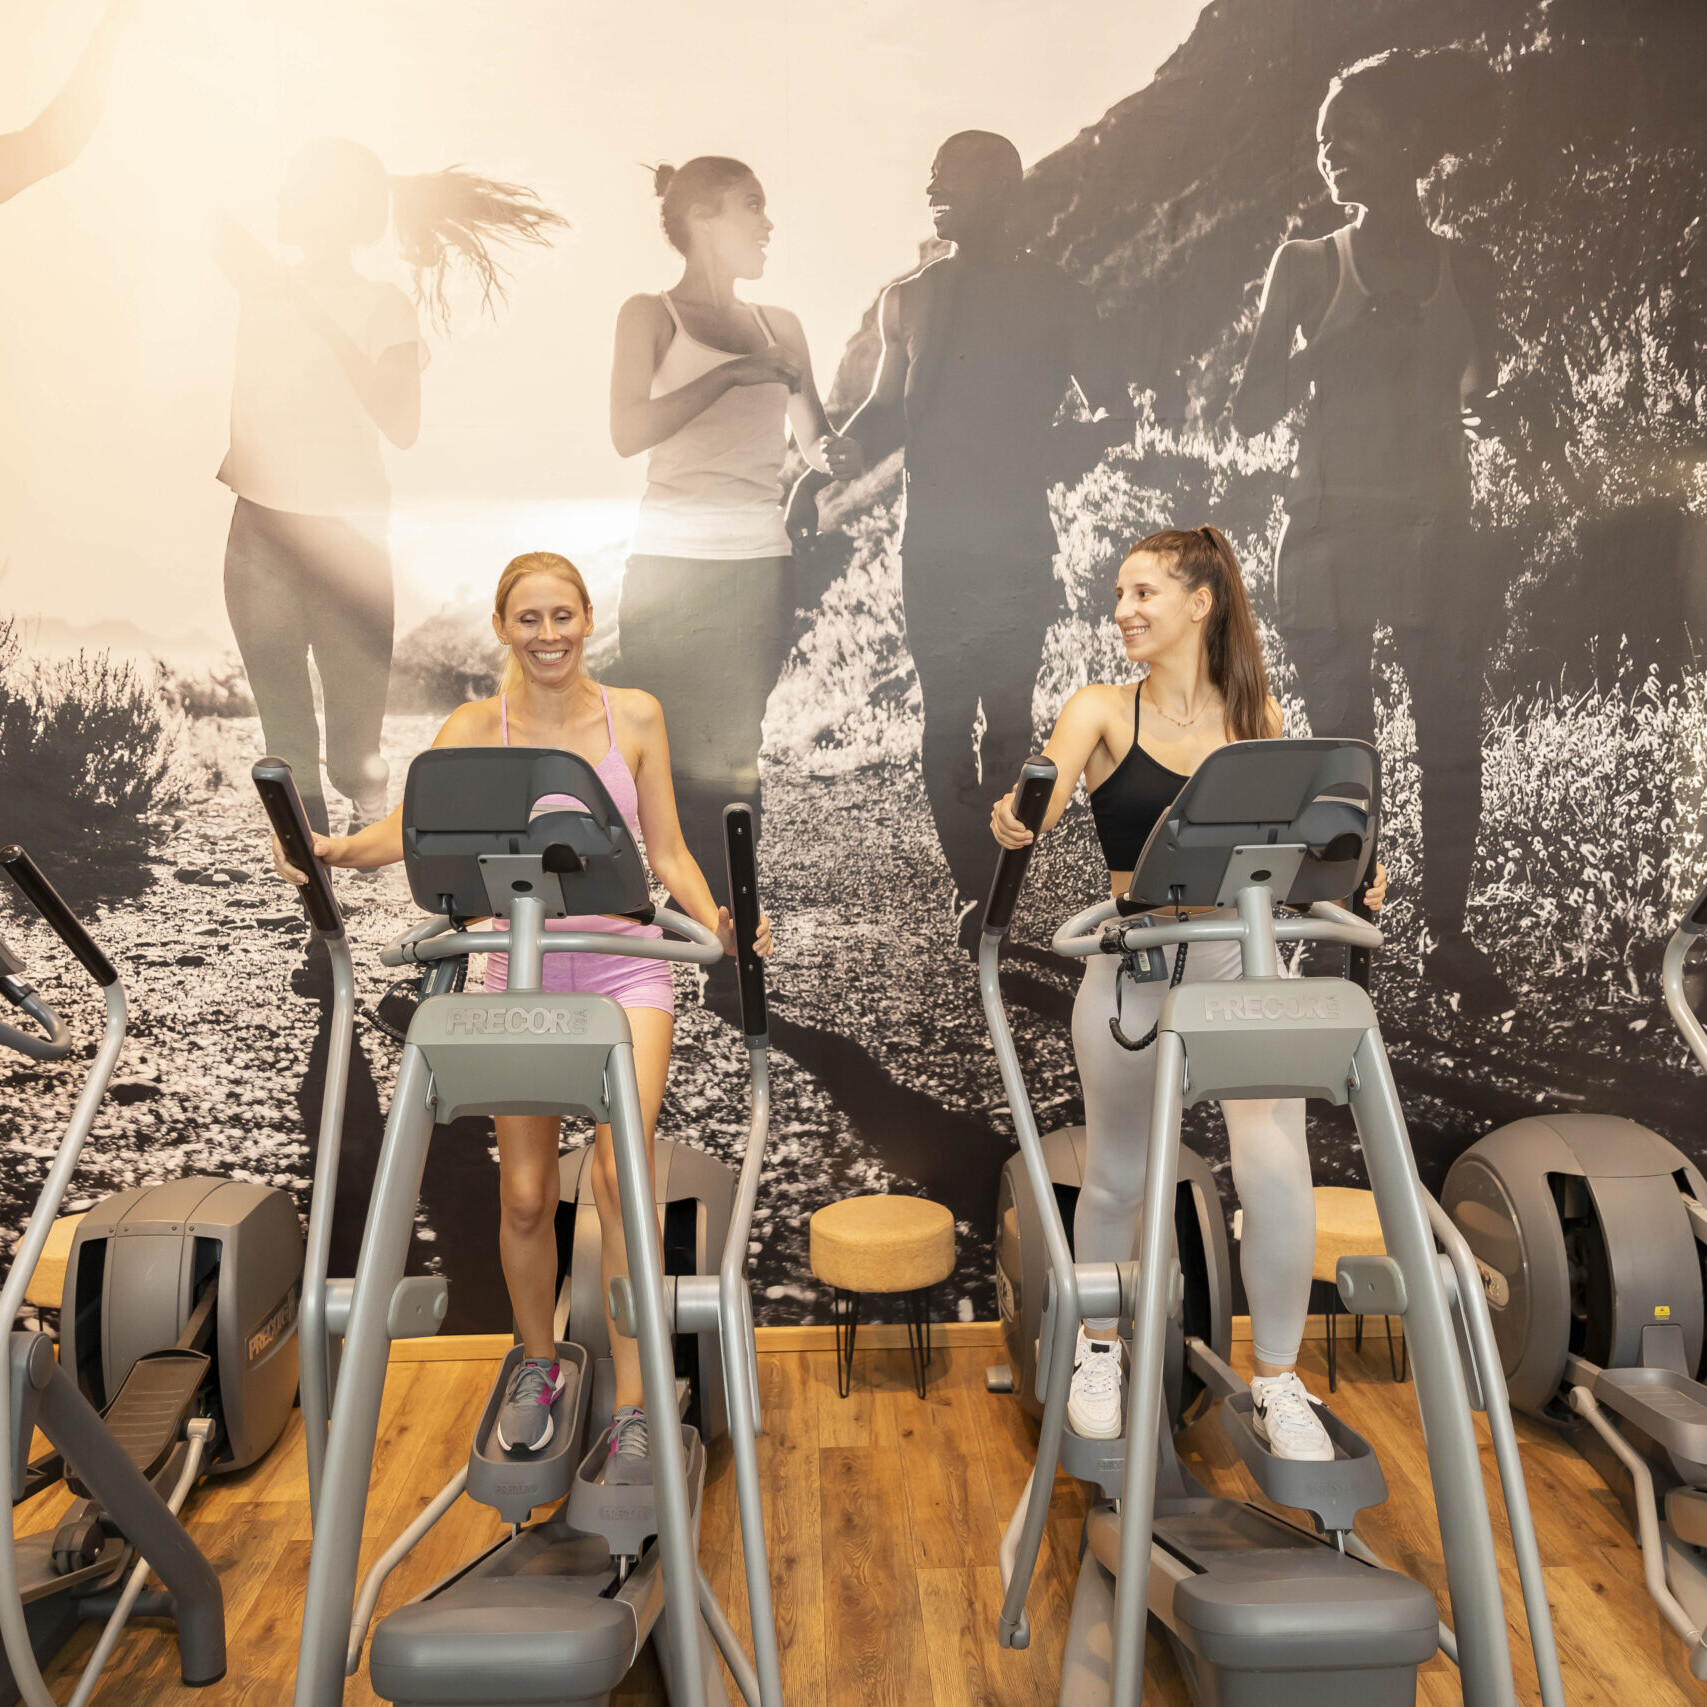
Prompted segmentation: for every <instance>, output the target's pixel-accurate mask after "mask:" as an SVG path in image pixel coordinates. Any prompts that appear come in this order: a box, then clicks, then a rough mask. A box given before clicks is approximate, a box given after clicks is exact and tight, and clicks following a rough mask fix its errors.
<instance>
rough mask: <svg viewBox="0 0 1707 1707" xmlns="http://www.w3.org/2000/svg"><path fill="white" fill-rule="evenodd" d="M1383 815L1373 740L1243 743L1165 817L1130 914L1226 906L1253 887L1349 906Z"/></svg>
mask: <svg viewBox="0 0 1707 1707" xmlns="http://www.w3.org/2000/svg"><path fill="white" fill-rule="evenodd" d="M1380 816H1381V765H1380V761H1379V759H1378V758H1377V757H1376V753H1375V749H1374V748H1373V747H1371V746H1370V745H1369V743H1368V742H1367V741H1349V740H1325V739H1324V740H1297V741H1288V740H1273V741H1236V742H1234V743H1232V744H1231V745H1229V746H1226V747H1220V748H1218V749H1217V750H1216V751H1215V752H1213V753H1211V754H1210V755H1209V757H1208V758H1207V759H1205V760H1204V761H1203V763H1202V764H1201V765H1200V766H1198V768H1197V770H1196V771H1195V772H1194V773H1193V774H1192V776H1191V777H1190V778H1189V779H1188V780H1187V782H1186V784H1185V786H1184V787H1183V788H1182V789H1181V790H1180V791H1179V793H1178V795H1176V796H1175V798H1174V803H1173V805H1172V806H1170V807H1169V808H1168V809H1167V811H1166V812H1165V813H1164V814H1163V815H1162V816H1161V818H1160V819H1158V820H1157V823H1156V827H1155V829H1153V830H1152V831H1151V832H1150V837H1149V840H1148V841H1147V842H1145V844H1144V851H1143V852H1142V853H1141V854H1140V855H1139V856H1138V864H1137V866H1136V868H1135V869H1134V871H1133V873H1132V883H1131V887H1130V888H1129V889H1128V890H1127V893H1126V896H1125V898H1124V900H1123V902H1122V904H1121V910H1122V912H1142V911H1145V910H1148V909H1150V908H1153V907H1216V906H1225V905H1227V904H1228V903H1229V902H1230V901H1231V900H1232V899H1233V896H1234V894H1236V893H1237V891H1238V890H1239V889H1240V888H1242V887H1244V886H1245V885H1247V884H1253V883H1259V884H1265V885H1267V886H1268V887H1269V888H1271V889H1272V890H1273V892H1274V898H1275V900H1276V901H1281V902H1285V903H1288V904H1290V905H1292V906H1297V907H1301V906H1307V905H1309V904H1310V903H1311V902H1314V901H1337V900H1339V899H1341V898H1342V897H1344V896H1346V895H1349V894H1351V892H1352V891H1353V890H1354V889H1355V888H1356V887H1357V884H1358V881H1359V879H1360V878H1361V877H1362V875H1363V872H1364V869H1365V867H1366V866H1367V865H1368V863H1369V859H1370V854H1371V852H1372V850H1373V848H1374V846H1375V834H1376V828H1377V825H1378V822H1379V820H1380Z"/></svg>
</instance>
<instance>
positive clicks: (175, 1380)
mask: <svg viewBox="0 0 1707 1707" xmlns="http://www.w3.org/2000/svg"><path fill="white" fill-rule="evenodd" d="M212 1361H213V1359H212V1358H210V1357H209V1356H208V1355H207V1353H206V1352H203V1351H151V1352H149V1353H148V1355H147V1356H146V1357H139V1358H138V1359H137V1360H136V1362H135V1363H133V1364H132V1365H131V1366H130V1374H128V1375H127V1376H126V1377H125V1378H124V1385H123V1386H122V1387H120V1388H119V1390H118V1396H117V1397H116V1398H115V1399H114V1400H113V1402H112V1403H111V1404H110V1405H108V1406H107V1408H106V1410H105V1411H103V1412H102V1413H101V1420H102V1421H103V1422H104V1423H105V1424H106V1425H107V1428H108V1431H109V1432H110V1433H111V1434H112V1436H113V1438H114V1439H115V1440H116V1441H117V1442H118V1443H119V1445H120V1446H121V1447H123V1448H124V1453H125V1456H126V1457H127V1458H129V1459H130V1461H131V1463H132V1464H134V1465H135V1466H136V1467H137V1469H139V1470H140V1471H141V1472H142V1473H143V1475H145V1476H147V1477H149V1478H150V1479H151V1480H152V1478H153V1477H154V1476H155V1474H156V1473H157V1472H158V1471H159V1469H160V1466H161V1465H162V1464H164V1463H165V1462H166V1460H167V1458H168V1457H170V1456H171V1452H172V1448H173V1447H174V1446H176V1445H177V1443H178V1428H179V1425H180V1424H181V1423H182V1422H183V1420H184V1415H185V1413H186V1412H187V1411H188V1410H189V1408H190V1406H191V1404H192V1403H194V1401H195V1396H196V1392H197V1389H199V1388H200V1386H201V1384H202V1381H203V1379H204V1378H205V1377H206V1375H207V1371H208V1365H209V1364H210V1363H211V1362H212ZM65 1485H66V1486H67V1487H68V1488H70V1489H71V1491H72V1492H73V1493H74V1494H77V1495H79V1496H80V1497H82V1498H83V1499H93V1498H94V1497H95V1496H94V1494H93V1493H91V1492H90V1491H89V1489H88V1488H86V1487H84V1486H83V1484H82V1483H81V1482H80V1481H79V1480H78V1478H77V1475H76V1472H75V1471H73V1470H71V1469H69V1467H68V1469H67V1473H66V1477H65Z"/></svg>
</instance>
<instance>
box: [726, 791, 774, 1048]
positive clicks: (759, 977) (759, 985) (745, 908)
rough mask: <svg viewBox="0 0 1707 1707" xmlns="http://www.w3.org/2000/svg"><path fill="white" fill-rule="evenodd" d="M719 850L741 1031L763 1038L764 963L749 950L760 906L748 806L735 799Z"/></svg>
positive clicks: (728, 810) (765, 1025)
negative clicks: (732, 927)
mask: <svg viewBox="0 0 1707 1707" xmlns="http://www.w3.org/2000/svg"><path fill="white" fill-rule="evenodd" d="M723 851H724V857H725V859H726V861H727V863H728V875H729V913H730V916H731V917H732V918H733V919H734V921H735V968H736V974H737V978H738V981H739V989H740V994H741V1030H742V1031H743V1032H744V1033H745V1034H746V1035H747V1036H748V1037H763V1036H764V1035H765V1033H766V1032H767V1031H768V1030H769V1028H770V1022H769V1019H768V1017H767V1014H766V1011H765V963H764V962H763V961H762V960H761V959H760V958H759V957H758V955H756V954H755V953H754V952H753V938H754V937H756V936H757V935H758V933H759V919H760V917H761V909H760V907H759V868H758V849H757V847H756V844H755V837H754V835H753V809H752V807H750V806H748V805H745V804H744V803H742V802H739V801H737V802H734V803H732V804H730V805H728V806H725V807H724V808H723Z"/></svg>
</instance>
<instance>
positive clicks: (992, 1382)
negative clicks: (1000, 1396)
mask: <svg viewBox="0 0 1707 1707" xmlns="http://www.w3.org/2000/svg"><path fill="white" fill-rule="evenodd" d="M1013 1390H1014V1372H1013V1366H1012V1365H1011V1364H1006V1363H992V1364H990V1365H988V1367H986V1369H985V1370H984V1391H985V1392H986V1393H1011V1392H1012V1391H1013Z"/></svg>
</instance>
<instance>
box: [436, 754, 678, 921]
mask: <svg viewBox="0 0 1707 1707" xmlns="http://www.w3.org/2000/svg"><path fill="white" fill-rule="evenodd" d="M547 796H559V797H562V796H566V797H568V799H569V800H571V801H573V802H574V804H573V805H570V806H558V805H555V804H552V805H547V806H546V807H545V808H544V809H543V810H541V809H540V804H539V803H540V802H541V801H542V800H544V799H546V797H547ZM403 869H404V871H405V872H406V873H407V874H408V878H409V891H410V893H411V894H412V895H413V896H414V897H415V901H416V904H417V905H418V906H420V907H422V908H423V909H424V910H425V911H427V912H429V913H445V914H447V915H449V917H450V918H451V920H452V921H453V922H454V923H457V924H461V923H463V922H465V921H466V920H469V919H477V918H483V917H485V916H486V915H488V914H493V913H496V914H502V913H504V912H505V911H506V909H507V906H508V899H509V896H510V895H511V894H522V895H531V896H534V897H536V898H537V899H539V900H542V901H543V902H544V903H545V911H546V917H547V918H562V917H564V916H565V915H568V914H579V913H619V914H623V915H625V916H627V917H630V918H639V919H641V920H642V921H643V922H649V921H650V919H651V916H652V896H651V892H650V890H649V889H648V887H647V882H646V867H645V865H644V863H643V862H642V860H641V858H640V850H639V848H637V847H636V846H635V844H634V838H633V836H631V835H630V834H629V830H628V826H627V824H625V823H624V822H623V819H622V814H621V813H620V812H618V811H617V809H616V803H615V802H614V801H613V800H612V799H611V797H610V792H609V790H607V789H606V787H605V785H604V783H603V782H602V781H601V780H600V778H599V775H598V773H597V771H595V770H594V768H593V767H592V766H591V765H590V764H588V762H587V761H586V760H585V759H583V758H581V757H580V756H579V755H578V754H575V753H567V752H564V751H562V750H561V749H559V748H554V747H436V748H433V749H431V750H430V751H428V752H425V753H422V754H421V755H420V756H419V757H418V758H416V759H415V761H414V762H413V763H412V764H411V765H410V766H409V779H408V782H407V783H406V784H405V786H404V790H403Z"/></svg>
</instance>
